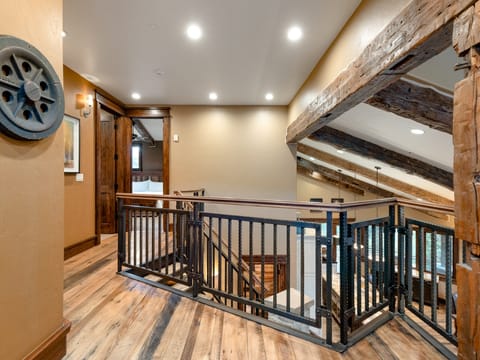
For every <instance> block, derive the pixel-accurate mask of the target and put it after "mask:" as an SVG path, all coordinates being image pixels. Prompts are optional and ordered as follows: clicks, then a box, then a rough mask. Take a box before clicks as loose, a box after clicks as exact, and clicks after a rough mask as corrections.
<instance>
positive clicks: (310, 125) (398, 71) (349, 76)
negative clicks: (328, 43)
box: [287, 0, 476, 143]
mask: <svg viewBox="0 0 480 360" xmlns="http://www.w3.org/2000/svg"><path fill="white" fill-rule="evenodd" d="M475 2H476V0H448V1H447V0H442V1H431V0H416V1H410V2H409V3H408V5H407V6H406V7H405V8H404V9H403V10H402V11H401V12H400V14H398V15H397V16H396V17H395V18H394V19H393V20H392V22H391V23H390V24H389V25H387V26H386V27H385V29H384V30H383V31H381V32H380V34H378V36H377V37H376V38H375V39H374V40H373V41H372V42H371V43H370V44H369V45H368V46H367V47H366V48H365V50H364V51H362V52H361V53H360V54H359V55H358V57H357V58H356V59H355V60H354V61H353V62H351V63H350V64H349V65H348V66H347V67H346V68H345V70H344V71H342V72H341V73H340V74H339V75H338V76H337V77H336V78H335V79H334V80H333V81H332V82H331V83H330V84H329V85H328V86H327V87H326V88H325V89H323V90H322V91H321V92H320V94H319V95H318V96H317V97H316V98H315V99H314V100H313V101H312V102H311V103H310V105H309V106H308V107H307V108H306V109H305V111H304V112H303V113H302V114H300V116H298V117H297V119H295V120H294V121H293V122H292V123H291V124H290V125H289V127H288V129H287V142H288V143H295V142H298V141H299V140H301V139H303V138H305V137H307V136H308V135H310V134H312V133H313V132H315V131H317V130H319V129H320V128H322V127H323V126H325V125H327V124H328V123H329V122H330V121H332V120H333V119H335V118H337V117H338V116H340V115H341V114H343V113H344V112H345V111H347V110H350V109H351V108H352V107H354V106H355V105H358V104H360V103H361V102H364V101H365V100H367V99H368V98H369V97H371V96H372V95H374V94H376V93H378V92H379V91H380V90H382V89H384V88H385V87H387V86H388V85H390V84H392V83H393V82H395V81H396V80H398V79H399V78H400V77H401V76H402V75H403V74H406V73H407V72H408V71H410V70H412V69H414V68H415V67H417V66H418V65H420V64H422V63H423V62H425V61H426V60H428V59H430V58H431V57H433V56H434V55H437V54H439V53H440V52H442V51H443V50H445V49H446V48H447V47H448V46H451V44H452V26H453V19H454V18H455V17H456V16H457V15H459V14H461V13H462V12H463V10H465V9H466V8H467V7H468V6H470V5H472V4H474V3H475Z"/></svg>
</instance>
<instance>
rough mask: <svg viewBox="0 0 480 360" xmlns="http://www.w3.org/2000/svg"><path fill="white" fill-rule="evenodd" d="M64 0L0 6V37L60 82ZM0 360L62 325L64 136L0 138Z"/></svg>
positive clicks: (23, 351)
mask: <svg viewBox="0 0 480 360" xmlns="http://www.w3.org/2000/svg"><path fill="white" fill-rule="evenodd" d="M62 6H63V3H62V1H61V0H34V1H32V0H18V1H4V2H3V3H2V13H3V15H4V16H3V17H2V21H1V22H0V34H9V35H14V36H16V37H19V38H22V39H24V40H26V41H28V42H30V43H31V44H33V45H34V46H35V47H36V48H37V49H39V50H40V52H42V53H43V54H44V55H45V56H46V57H47V58H48V59H49V60H50V62H51V63H52V65H53V67H54V68H55V70H56V72H57V73H58V75H59V77H60V78H62V62H63V55H62V48H63V45H62V38H61V30H62V23H63V17H62ZM0 168H1V169H2V170H1V176H0V199H1V201H2V206H1V207H0V248H1V249H2V251H1V252H0V283H1V284H2V291H1V292H0V319H1V321H0V359H20V358H22V357H23V356H25V355H26V354H28V353H29V352H30V351H32V350H33V349H34V348H35V347H36V346H38V345H39V344H40V343H41V342H42V341H44V340H45V339H47V338H48V337H49V336H50V335H51V334H52V333H53V332H54V331H55V330H56V329H58V328H59V327H60V326H61V325H62V321H63V316H62V313H63V305H62V304H63V131H62V130H61V129H60V130H59V131H57V133H56V134H54V135H53V136H51V137H49V138H47V139H44V140H41V141H32V142H27V141H17V140H12V139H10V138H9V137H7V136H5V135H4V134H0Z"/></svg>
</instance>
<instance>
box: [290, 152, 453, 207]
mask: <svg viewBox="0 0 480 360" xmlns="http://www.w3.org/2000/svg"><path fill="white" fill-rule="evenodd" d="M297 151H298V152H301V153H302V154H305V155H308V156H312V157H314V158H316V159H318V160H321V161H324V162H326V163H329V164H332V165H334V166H335V167H338V168H340V169H344V170H349V171H353V172H354V173H356V174H358V175H361V176H364V177H366V178H368V179H370V180H373V181H376V180H377V172H376V171H375V170H371V169H367V168H365V167H363V166H359V165H357V164H355V163H352V162H350V161H348V160H345V159H342V158H339V157H337V156H334V155H331V154H329V153H327V152H324V151H321V150H318V149H315V148H312V147H310V146H307V145H305V144H302V143H299V144H298V146H297ZM378 182H379V183H382V184H385V185H387V186H388V187H390V188H393V189H396V190H398V191H400V192H403V193H406V194H410V195H412V196H413V197H415V198H421V199H423V200H425V201H429V202H434V203H437V204H442V205H450V206H453V204H454V202H453V201H452V200H449V199H446V198H444V197H442V196H439V195H437V194H434V193H431V192H429V191H426V190H424V189H421V188H419V187H416V186H413V185H410V184H407V183H404V182H403V181H400V180H397V179H394V178H392V177H389V176H387V175H384V174H382V173H379V174H378Z"/></svg>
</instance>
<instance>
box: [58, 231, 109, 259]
mask: <svg viewBox="0 0 480 360" xmlns="http://www.w3.org/2000/svg"><path fill="white" fill-rule="evenodd" d="M96 245H100V236H99V235H95V236H92V237H90V238H88V239H86V240H83V241H80V242H79V243H77V244H73V245H70V246H67V247H66V248H64V249H63V259H64V260H67V259H70V258H71V257H74V256H75V255H78V254H80V253H81V252H84V251H85V250H88V249H90V248H92V247H94V246H96Z"/></svg>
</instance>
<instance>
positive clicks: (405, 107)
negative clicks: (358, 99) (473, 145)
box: [365, 79, 453, 134]
mask: <svg viewBox="0 0 480 360" xmlns="http://www.w3.org/2000/svg"><path fill="white" fill-rule="evenodd" d="M365 103H367V104H369V105H372V106H375V107H376V108H379V109H381V110H385V111H389V112H392V113H394V114H396V115H399V116H402V117H404V118H407V119H411V120H414V121H417V122H419V123H421V124H423V125H426V126H429V127H431V128H433V129H436V130H439V131H443V132H445V133H447V134H451V133H452V122H453V95H452V96H447V95H445V94H442V93H440V92H438V91H436V90H435V89H434V88H433V87H428V86H422V85H421V84H420V83H415V82H414V81H412V80H410V79H405V80H404V79H400V80H398V81H396V82H394V83H393V84H391V85H390V86H388V87H386V88H385V89H383V90H381V91H379V92H378V93H376V94H375V95H373V96H372V97H371V98H370V99H368V100H367V101H365Z"/></svg>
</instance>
